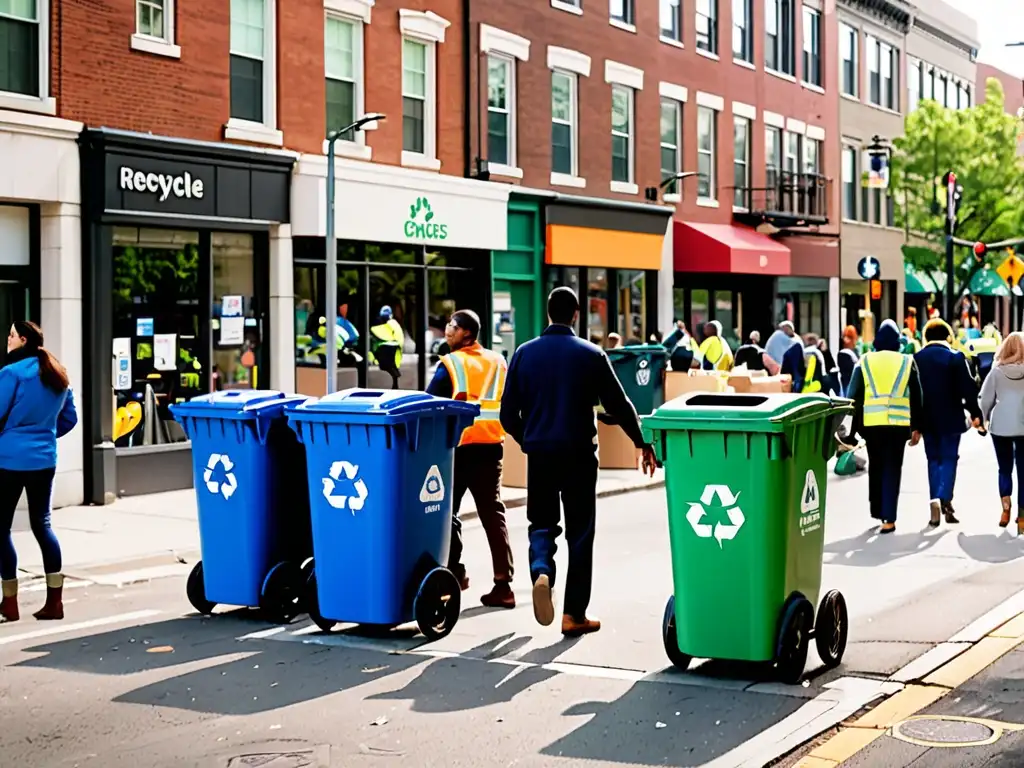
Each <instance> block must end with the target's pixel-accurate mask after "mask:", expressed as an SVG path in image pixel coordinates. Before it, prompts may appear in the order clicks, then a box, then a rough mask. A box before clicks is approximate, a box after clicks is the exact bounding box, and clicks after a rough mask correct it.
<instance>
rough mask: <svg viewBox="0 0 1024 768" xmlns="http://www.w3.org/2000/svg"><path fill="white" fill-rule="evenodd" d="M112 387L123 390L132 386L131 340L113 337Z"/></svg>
mask: <svg viewBox="0 0 1024 768" xmlns="http://www.w3.org/2000/svg"><path fill="white" fill-rule="evenodd" d="M113 347H114V389H115V390H117V391H118V392H123V391H124V390H126V389H131V388H132V340H131V339H129V338H118V339H114V345H113Z"/></svg>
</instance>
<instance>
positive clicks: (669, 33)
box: [659, 0, 683, 43]
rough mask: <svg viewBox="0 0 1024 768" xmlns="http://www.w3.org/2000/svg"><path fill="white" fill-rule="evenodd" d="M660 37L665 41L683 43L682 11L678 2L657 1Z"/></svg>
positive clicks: (673, 0) (675, 0) (670, 0)
mask: <svg viewBox="0 0 1024 768" xmlns="http://www.w3.org/2000/svg"><path fill="white" fill-rule="evenodd" d="M659 2H660V11H659V16H660V18H661V36H662V38H664V39H665V40H675V41H676V42H677V43H681V42H682V41H683V9H682V6H681V2H680V0H659Z"/></svg>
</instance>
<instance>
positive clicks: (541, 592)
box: [533, 573, 555, 627]
mask: <svg viewBox="0 0 1024 768" xmlns="http://www.w3.org/2000/svg"><path fill="white" fill-rule="evenodd" d="M533 617H534V618H535V619H536V620H537V623H538V624H540V625H541V626H542V627H548V626H551V622H553V621H554V620H555V602H554V597H553V596H552V590H551V578H550V577H549V576H548V575H547V574H546V573H542V574H541V575H540V576H538V577H537V580H536V581H535V582H533Z"/></svg>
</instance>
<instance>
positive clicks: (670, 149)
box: [661, 98, 683, 195]
mask: <svg viewBox="0 0 1024 768" xmlns="http://www.w3.org/2000/svg"><path fill="white" fill-rule="evenodd" d="M682 149H683V105H682V104H681V103H680V102H678V101H676V100H675V99H666V98H662V100H661V180H662V181H664V180H665V179H667V178H669V177H670V176H675V175H676V174H678V173H679V172H680V171H682V169H683V165H682V154H683V152H682ZM679 188H680V187H679V180H678V179H675V180H673V181H672V182H671V183H670V184H669V185H668V186H666V187H665V194H666V195H678V194H679Z"/></svg>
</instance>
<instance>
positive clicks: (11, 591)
mask: <svg viewBox="0 0 1024 768" xmlns="http://www.w3.org/2000/svg"><path fill="white" fill-rule="evenodd" d="M0 585H2V595H3V597H0V624H5V623H7V622H11V621H17V620H18V619H20V618H21V614H20V613H19V612H18V580H17V579H11V580H10V581H3V582H0Z"/></svg>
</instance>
